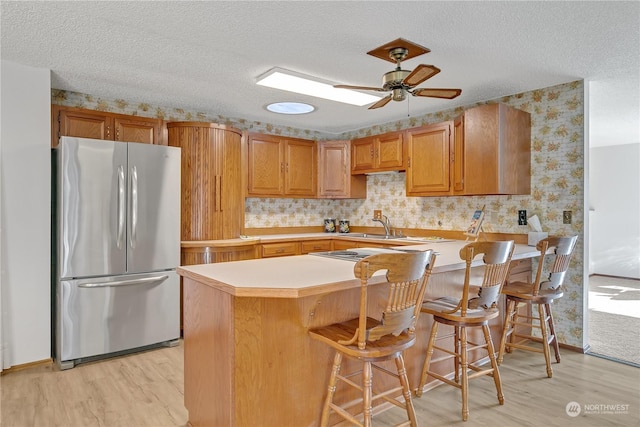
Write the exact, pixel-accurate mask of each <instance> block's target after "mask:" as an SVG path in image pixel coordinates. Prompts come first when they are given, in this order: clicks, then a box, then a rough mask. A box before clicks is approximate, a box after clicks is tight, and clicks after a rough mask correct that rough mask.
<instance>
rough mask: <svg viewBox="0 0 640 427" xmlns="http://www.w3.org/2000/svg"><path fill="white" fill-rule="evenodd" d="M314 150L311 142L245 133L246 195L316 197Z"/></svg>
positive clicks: (313, 142) (314, 145)
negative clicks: (246, 139)
mask: <svg viewBox="0 0 640 427" xmlns="http://www.w3.org/2000/svg"><path fill="white" fill-rule="evenodd" d="M316 150H317V149H316V143H315V141H309V140H306V139H298V138H289V137H284V136H276V135H265V134H249V139H248V142H247V157H248V160H247V164H248V167H247V169H248V177H247V196H249V197H252V196H257V197H293V198H296V197H309V198H314V197H316V194H317V157H316V156H317V154H316Z"/></svg>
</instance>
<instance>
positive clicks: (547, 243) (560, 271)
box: [532, 236, 578, 295]
mask: <svg viewBox="0 0 640 427" xmlns="http://www.w3.org/2000/svg"><path fill="white" fill-rule="evenodd" d="M577 241H578V236H571V237H559V236H552V237H548V238H546V239H542V240H540V241H539V242H538V244H537V245H536V249H538V250H539V251H540V259H539V261H538V269H537V271H536V278H535V281H534V283H533V288H532V294H533V295H538V293H539V292H540V291H541V290H543V291H544V290H557V289H559V288H560V287H561V286H562V283H563V282H564V278H565V275H566V274H567V270H569V262H570V261H571V256H572V255H573V250H574V249H575V247H576V242H577ZM550 249H552V250H553V253H551V254H549V253H547V252H549V250H550ZM551 258H553V259H551ZM549 266H550V267H549ZM547 274H548V276H547ZM545 276H547V279H546V280H544V281H543V280H542V278H543V277H545Z"/></svg>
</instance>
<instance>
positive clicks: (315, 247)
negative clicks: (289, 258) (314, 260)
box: [300, 240, 331, 255]
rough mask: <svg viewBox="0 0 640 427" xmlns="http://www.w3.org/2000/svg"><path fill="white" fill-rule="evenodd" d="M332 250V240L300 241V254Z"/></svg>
mask: <svg viewBox="0 0 640 427" xmlns="http://www.w3.org/2000/svg"><path fill="white" fill-rule="evenodd" d="M330 250H331V240H306V241H303V242H300V254H301V255H304V254H308V253H311V252H324V251H330Z"/></svg>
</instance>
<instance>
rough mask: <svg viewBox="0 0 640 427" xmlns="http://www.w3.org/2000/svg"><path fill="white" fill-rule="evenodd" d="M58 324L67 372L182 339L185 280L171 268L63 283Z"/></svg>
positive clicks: (60, 359)
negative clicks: (78, 364) (80, 363)
mask: <svg viewBox="0 0 640 427" xmlns="http://www.w3.org/2000/svg"><path fill="white" fill-rule="evenodd" d="M56 321H57V325H56V353H57V354H56V360H57V361H58V363H59V365H60V366H61V367H62V368H63V369H64V368H66V367H72V366H73V365H74V362H73V361H75V360H76V359H82V358H89V357H94V356H100V355H105V354H109V353H114V352H120V351H125V350H130V349H135V348H138V347H144V346H149V345H152V344H157V343H162V342H165V341H171V340H175V339H178V338H179V337H180V280H179V276H178V275H177V274H176V272H175V270H169V271H160V272H156V273H145V274H134V275H122V276H110V277H102V278H98V279H78V280H67V281H60V282H58V289H57V313H56ZM69 361H72V362H71V363H69Z"/></svg>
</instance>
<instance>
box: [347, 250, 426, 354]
mask: <svg viewBox="0 0 640 427" xmlns="http://www.w3.org/2000/svg"><path fill="white" fill-rule="evenodd" d="M435 258H436V256H435V253H434V252H433V251H432V250H428V251H424V252H412V253H403V252H398V253H397V254H389V253H383V254H376V255H371V256H368V257H366V258H363V259H362V260H360V261H358V262H357V263H356V265H355V266H354V269H353V270H354V274H355V276H356V277H358V278H360V283H361V287H360V316H359V325H358V326H359V327H358V331H357V336H354V337H353V339H352V340H351V342H341V344H351V343H353V342H355V341H356V340H357V342H358V348H360V349H361V350H362V349H364V348H365V347H366V345H367V342H372V341H377V340H379V339H380V338H382V337H383V336H386V335H389V334H393V335H395V336H398V335H400V334H401V333H403V332H405V331H407V332H408V333H409V334H413V333H414V332H415V325H416V321H417V320H418V316H419V314H420V307H421V304H422V300H423V297H424V293H425V289H426V285H427V282H428V279H429V276H430V275H431V270H432V269H433V264H434V261H435ZM380 270H387V273H386V279H387V281H388V282H389V284H390V286H389V293H388V297H387V300H386V302H385V303H383V304H382V305H383V306H384V307H385V309H384V311H383V312H382V313H381V317H380V318H376V319H375V320H377V321H379V324H376V325H375V326H373V327H370V328H369V327H367V317H368V313H367V307H368V306H369V302H368V296H367V287H368V285H369V280H370V279H371V277H372V276H373V275H374V274H375V273H376V272H377V271H380ZM372 316H373V314H372ZM376 323H378V322H376Z"/></svg>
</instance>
